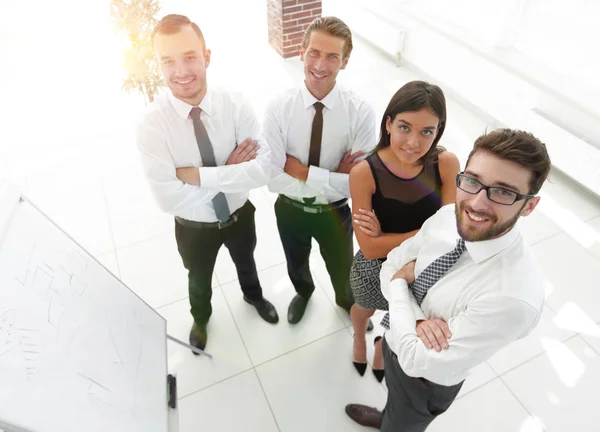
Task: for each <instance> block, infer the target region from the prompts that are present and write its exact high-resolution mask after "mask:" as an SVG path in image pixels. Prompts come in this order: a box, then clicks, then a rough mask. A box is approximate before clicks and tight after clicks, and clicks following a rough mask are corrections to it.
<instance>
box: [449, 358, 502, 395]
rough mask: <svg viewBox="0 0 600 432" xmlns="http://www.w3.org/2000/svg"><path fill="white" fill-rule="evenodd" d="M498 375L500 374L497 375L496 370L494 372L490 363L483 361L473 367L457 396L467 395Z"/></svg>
mask: <svg viewBox="0 0 600 432" xmlns="http://www.w3.org/2000/svg"><path fill="white" fill-rule="evenodd" d="M497 377H498V375H496V372H494V370H493V369H492V368H491V367H490V365H489V364H488V363H481V364H480V365H479V366H476V367H475V368H473V370H472V371H471V375H469V376H468V377H467V379H466V380H465V382H464V384H463V386H462V388H461V389H460V392H459V393H458V396H457V398H461V397H464V396H466V395H467V394H469V393H471V392H472V391H474V390H475V389H478V388H479V387H481V386H482V385H484V384H486V383H488V382H490V381H491V380H493V379H495V378H497Z"/></svg>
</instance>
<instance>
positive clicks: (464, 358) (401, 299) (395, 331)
mask: <svg viewBox="0 0 600 432" xmlns="http://www.w3.org/2000/svg"><path fill="white" fill-rule="evenodd" d="M549 171H550V158H549V156H548V153H547V151H546V146H545V145H544V144H543V143H542V142H540V141H539V140H538V139H536V138H535V137H533V136H532V135H531V134H528V133H525V132H521V131H513V130H509V129H501V130H496V131H493V132H491V133H489V134H487V135H484V136H481V137H479V138H478V139H477V140H476V141H475V145H474V148H473V150H472V151H471V154H470V155H469V158H468V160H467V165H466V168H465V171H464V172H463V173H460V174H458V176H457V178H456V185H457V187H458V189H457V193H456V204H455V205H454V204H452V205H448V206H445V207H442V208H441V209H440V210H439V211H438V212H437V213H436V214H435V215H434V216H432V217H431V218H430V219H428V220H427V221H426V222H425V224H424V225H423V228H422V229H421V231H419V233H418V234H417V235H416V236H414V237H413V238H411V239H409V240H407V241H405V242H404V243H403V244H402V245H401V246H399V247H398V248H396V249H394V250H392V251H391V252H390V254H389V255H388V259H387V261H386V263H385V264H384V265H383V268H382V270H381V285H382V290H383V293H384V295H385V297H386V298H387V300H388V301H389V313H390V322H389V324H390V330H389V331H388V332H387V333H386V334H385V338H384V342H383V350H384V358H385V377H386V383H387V387H388V400H387V404H386V406H385V408H384V410H383V413H381V412H379V411H378V410H377V409H375V408H370V407H367V406H364V405H355V404H351V405H347V406H346V413H347V414H348V415H349V416H350V417H351V418H352V419H353V420H354V421H356V422H357V423H359V424H361V425H364V426H371V427H375V428H380V429H381V430H382V431H386V432H389V431H396V430H401V431H403V432H421V431H424V430H425V429H427V427H428V425H429V424H430V423H431V421H432V420H433V419H434V418H435V417H436V416H438V415H439V414H441V413H443V412H445V411H446V410H447V409H448V408H449V406H450V405H451V404H452V402H453V401H454V399H455V397H456V395H457V394H458V392H459V390H460V388H461V386H462V384H463V382H464V379H465V378H466V377H467V376H468V375H469V372H470V370H471V369H473V368H474V367H475V366H477V365H479V364H480V363H483V362H484V361H486V360H488V359H489V358H490V357H492V355H493V354H494V353H496V352H497V351H499V350H500V349H502V348H503V347H505V346H506V345H508V344H509V343H511V342H513V341H515V340H518V339H521V338H523V337H524V336H526V335H527V334H529V333H530V332H531V331H532V330H533V328H534V327H535V326H536V324H537V323H538V321H539V319H540V315H541V312H542V307H543V304H544V278H543V276H542V274H541V272H540V269H539V267H538V265H537V263H536V261H535V259H534V257H533V254H532V252H531V251H530V249H529V248H528V247H527V245H526V244H525V242H524V240H523V238H522V236H521V234H520V233H519V229H518V226H516V223H517V220H518V219H519V218H520V217H522V216H528V215H529V214H531V212H532V211H533V210H534V209H535V207H536V206H537V204H538V202H539V200H540V198H539V197H538V196H536V194H537V193H538V192H539V190H540V188H541V187H542V184H543V183H544V181H545V179H546V177H547V176H548V172H549Z"/></svg>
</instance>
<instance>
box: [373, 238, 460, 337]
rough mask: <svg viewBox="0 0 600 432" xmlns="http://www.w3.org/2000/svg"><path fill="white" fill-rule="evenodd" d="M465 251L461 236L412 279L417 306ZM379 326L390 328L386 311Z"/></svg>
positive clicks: (388, 315)
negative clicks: (452, 245)
mask: <svg viewBox="0 0 600 432" xmlns="http://www.w3.org/2000/svg"><path fill="white" fill-rule="evenodd" d="M464 251H465V241H464V240H463V239H462V238H461V239H458V240H457V241H456V247H455V248H454V249H453V250H451V251H450V252H448V253H447V254H444V255H442V256H441V257H439V258H438V259H436V260H435V261H434V262H432V263H431V264H429V265H428V266H427V267H426V268H425V270H423V271H422V272H421V274H420V275H419V277H417V279H416V280H415V281H414V283H413V284H412V286H411V289H412V292H413V295H414V296H415V299H416V300H417V303H418V304H419V306H421V303H422V302H423V299H424V298H425V296H426V295H427V291H428V290H429V288H431V287H432V286H433V285H435V283H436V282H437V281H439V280H440V279H441V278H442V276H444V275H445V274H446V272H447V271H448V270H450V269H451V268H452V266H453V265H454V264H456V261H458V259H459V258H460V256H461V255H462V254H463V252H464ZM381 326H382V327H383V328H385V329H388V330H389V328H390V314H389V313H386V314H385V316H384V317H383V319H382V320H381Z"/></svg>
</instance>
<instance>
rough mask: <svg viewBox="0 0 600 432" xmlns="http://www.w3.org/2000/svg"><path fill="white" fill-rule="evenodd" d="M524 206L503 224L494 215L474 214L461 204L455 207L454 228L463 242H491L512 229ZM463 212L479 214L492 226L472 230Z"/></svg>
mask: <svg viewBox="0 0 600 432" xmlns="http://www.w3.org/2000/svg"><path fill="white" fill-rule="evenodd" d="M525 204H526V203H523V206H522V207H521V208H520V209H519V211H518V212H517V214H515V215H514V216H513V217H512V218H510V219H509V220H507V221H505V222H498V218H497V217H496V216H495V215H493V214H490V213H481V212H476V211H474V210H472V209H471V208H467V206H466V204H465V203H464V202H463V203H461V204H460V206H458V205H457V206H456V207H455V210H454V211H455V213H456V228H457V229H458V234H459V235H460V236H461V237H462V239H463V240H465V241H468V242H478V241H485V240H492V239H495V238H497V237H500V236H501V235H502V234H504V233H506V232H508V231H509V230H510V229H511V228H512V227H514V226H515V224H516V223H517V220H519V216H520V215H521V210H523V208H524V207H525ZM465 210H467V211H469V213H474V214H479V215H482V216H483V217H485V218H487V219H489V221H490V222H491V223H492V226H490V227H489V228H488V229H486V230H483V231H480V230H477V229H473V227H472V226H470V225H469V224H468V223H467V222H466V221H465V218H466V217H467V216H465Z"/></svg>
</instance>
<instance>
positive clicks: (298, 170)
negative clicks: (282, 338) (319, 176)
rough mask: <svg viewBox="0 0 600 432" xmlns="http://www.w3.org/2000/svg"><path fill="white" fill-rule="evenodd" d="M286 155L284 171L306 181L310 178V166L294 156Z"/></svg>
mask: <svg viewBox="0 0 600 432" xmlns="http://www.w3.org/2000/svg"><path fill="white" fill-rule="evenodd" d="M286 156H287V160H286V161H285V167H284V168H283V171H285V172H286V173H287V174H289V175H291V176H292V177H294V178H296V179H298V180H302V181H304V182H305V181H306V179H307V178H308V167H307V166H306V165H304V164H303V163H302V162H300V161H299V160H298V159H297V158H295V157H294V156H290V155H286Z"/></svg>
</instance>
